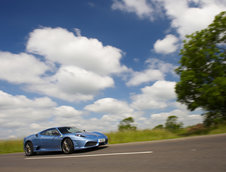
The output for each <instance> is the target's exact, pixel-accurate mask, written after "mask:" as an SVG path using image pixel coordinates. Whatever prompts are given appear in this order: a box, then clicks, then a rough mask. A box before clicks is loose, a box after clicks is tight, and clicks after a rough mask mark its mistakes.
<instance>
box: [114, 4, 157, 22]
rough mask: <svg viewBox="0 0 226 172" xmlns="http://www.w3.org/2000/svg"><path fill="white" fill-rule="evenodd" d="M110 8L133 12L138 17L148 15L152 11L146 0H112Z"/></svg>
mask: <svg viewBox="0 0 226 172" xmlns="http://www.w3.org/2000/svg"><path fill="white" fill-rule="evenodd" d="M112 9H114V10H121V11H125V12H134V13H136V15H137V16H139V17H140V18H143V17H146V16H150V15H151V14H152V13H153V9H152V8H151V7H150V6H149V4H148V2H147V1H146V0H122V1H119V0H114V1H113V4H112Z"/></svg>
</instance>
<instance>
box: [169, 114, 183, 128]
mask: <svg viewBox="0 0 226 172" xmlns="http://www.w3.org/2000/svg"><path fill="white" fill-rule="evenodd" d="M177 119H178V117H177V116H174V115H172V116H169V117H168V118H167V120H166V123H165V128H166V129H167V130H169V131H172V132H175V131H178V130H179V129H181V128H182V126H183V123H179V122H177Z"/></svg>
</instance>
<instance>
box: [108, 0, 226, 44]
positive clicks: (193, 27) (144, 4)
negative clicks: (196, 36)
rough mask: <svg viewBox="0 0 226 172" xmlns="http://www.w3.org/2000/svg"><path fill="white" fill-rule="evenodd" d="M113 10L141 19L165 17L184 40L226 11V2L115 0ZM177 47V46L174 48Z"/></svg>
mask: <svg viewBox="0 0 226 172" xmlns="http://www.w3.org/2000/svg"><path fill="white" fill-rule="evenodd" d="M112 8H113V9H118V10H121V11H125V12H131V13H135V14H136V15H137V16H138V17H140V18H144V17H146V18H150V19H151V20H152V21H153V19H155V18H157V17H159V16H161V17H162V16H163V13H164V14H165V16H167V18H169V19H170V20H171V28H174V29H176V31H177V33H178V34H179V35H180V37H181V38H182V39H184V38H185V35H187V34H191V33H193V32H195V31H198V30H201V29H204V28H206V27H207V26H208V25H209V24H211V23H212V21H213V19H214V17H215V16H216V15H217V14H219V13H220V12H222V11H225V10H226V2H225V1H224V0H180V1H172V0H142V1H141V0H115V1H113V5H112ZM174 47H175V46H174Z"/></svg>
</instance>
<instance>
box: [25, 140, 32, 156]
mask: <svg viewBox="0 0 226 172" xmlns="http://www.w3.org/2000/svg"><path fill="white" fill-rule="evenodd" d="M24 151H25V155H26V156H31V155H34V149H33V144H32V143H31V142H27V143H26V144H25V147H24Z"/></svg>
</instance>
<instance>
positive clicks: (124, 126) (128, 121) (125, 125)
mask: <svg viewBox="0 0 226 172" xmlns="http://www.w3.org/2000/svg"><path fill="white" fill-rule="evenodd" d="M133 123H134V119H133V118H132V117H128V118H125V119H123V120H122V121H120V123H119V125H118V130H119V131H127V130H136V129H137V127H136V126H134V124H133Z"/></svg>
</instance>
